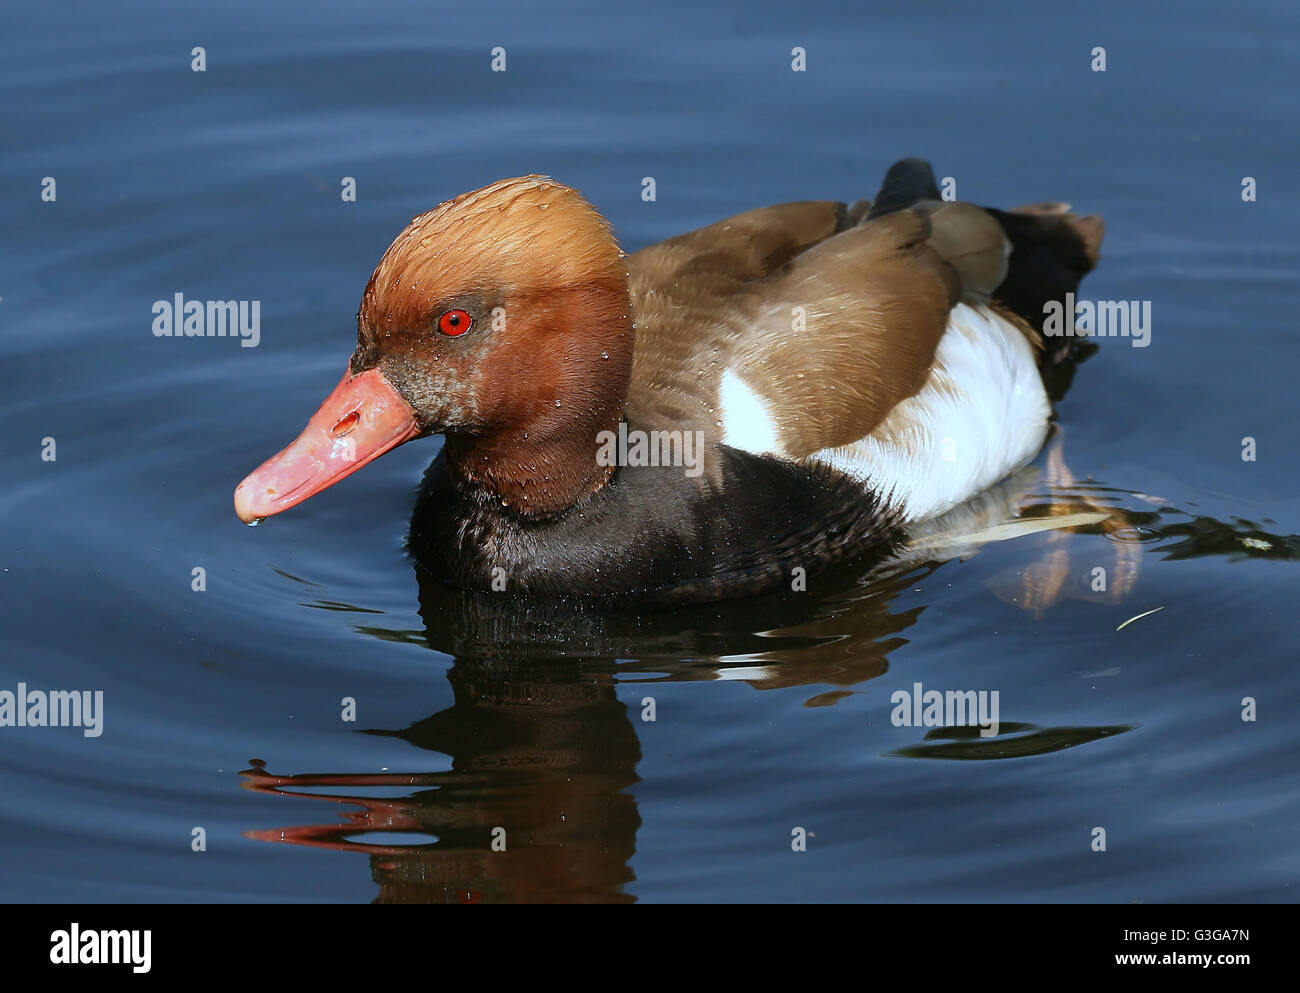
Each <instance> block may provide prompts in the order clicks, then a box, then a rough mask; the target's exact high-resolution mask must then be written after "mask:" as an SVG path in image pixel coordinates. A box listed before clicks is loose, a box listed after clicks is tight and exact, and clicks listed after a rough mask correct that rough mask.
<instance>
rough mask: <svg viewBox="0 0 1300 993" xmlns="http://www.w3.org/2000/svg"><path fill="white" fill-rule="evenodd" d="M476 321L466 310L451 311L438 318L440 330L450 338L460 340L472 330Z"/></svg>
mask: <svg viewBox="0 0 1300 993" xmlns="http://www.w3.org/2000/svg"><path fill="white" fill-rule="evenodd" d="M473 323H474V319H473V318H472V317H470V316H469V313H468V312H467V311H464V310H449V311H447V312H446V313H445V314H443V315H442V316H441V317H439V318H438V330H439V331H441V332H442V333H443V334H445V335H446V336H447V337H448V338H459V337H460V336H461V335H463V334H464V333H465V332H466V331H468V330H469V329H470V325H471V324H473Z"/></svg>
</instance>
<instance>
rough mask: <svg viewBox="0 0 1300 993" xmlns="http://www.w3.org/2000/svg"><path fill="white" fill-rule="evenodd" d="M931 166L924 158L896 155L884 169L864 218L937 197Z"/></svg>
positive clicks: (891, 211) (937, 188)
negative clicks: (892, 161) (897, 158)
mask: <svg viewBox="0 0 1300 993" xmlns="http://www.w3.org/2000/svg"><path fill="white" fill-rule="evenodd" d="M938 199H939V187H938V186H936V185H935V182H934V170H933V169H931V168H930V163H929V162H927V161H925V159H899V160H898V161H897V162H895V163H894V164H893V165H892V166H890V167H889V172H887V173H885V181H884V182H883V183H881V184H880V192H879V193H877V194H876V199H875V200H874V201H873V202H872V204H871V210H870V212H869V213H868V214H867V220H871V218H873V217H881V216H883V215H884V214H893V213H895V212H896V211H900V210H906V209H907V208H908V207H910V206H912V204H914V203H916V201H918V200H938Z"/></svg>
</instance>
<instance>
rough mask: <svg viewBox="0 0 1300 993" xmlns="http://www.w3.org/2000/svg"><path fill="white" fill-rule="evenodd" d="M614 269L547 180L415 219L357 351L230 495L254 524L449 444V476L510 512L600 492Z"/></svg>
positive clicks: (622, 340)
mask: <svg viewBox="0 0 1300 993" xmlns="http://www.w3.org/2000/svg"><path fill="white" fill-rule="evenodd" d="M629 315H630V307H629V303H628V293H627V268H626V265H625V262H624V256H623V254H622V252H620V250H619V247H618V244H617V242H616V241H615V239H614V236H613V234H612V232H611V231H610V228H609V225H608V224H607V223H606V222H605V220H604V218H602V217H601V216H600V215H599V214H598V213H597V212H596V211H595V209H594V208H592V207H591V206H590V205H589V204H588V203H587V202H586V201H585V200H583V199H582V197H581V196H580V195H579V194H578V193H577V192H576V191H575V190H572V189H570V188H569V187H567V186H563V185H561V184H559V183H556V182H554V181H553V180H551V179H549V178H547V177H545V176H526V177H522V178H518V179H506V180H502V181H501V182H498V183H494V184H492V185H491V186H487V187H484V188H483V189H481V190H476V191H475V192H473V193H466V194H464V195H462V196H459V197H457V198H456V199H454V200H450V201H448V202H446V203H443V204H441V205H439V206H438V207H436V208H435V209H433V210H431V211H429V212H428V213H427V214H421V215H420V216H419V217H417V218H415V219H414V220H413V221H411V223H410V224H409V225H408V226H407V228H406V230H405V231H403V232H402V233H401V234H400V235H398V237H397V239H396V240H395V241H394V242H393V243H392V245H391V246H389V248H388V251H386V252H385V253H384V256H383V258H382V259H380V260H379V265H378V266H377V267H376V269H375V272H374V275H372V276H371V277H370V283H369V284H368V285H367V286H366V290H365V293H364V294H363V295H362V298H361V308H360V311H359V312H358V314H357V348H356V351H355V352H354V353H353V355H352V359H351V361H350V362H349V364H348V368H347V371H346V372H345V373H344V375H343V379H342V380H341V381H340V382H339V385H338V386H337V387H335V389H334V392H333V393H331V394H330V395H329V396H328V397H327V398H326V399H325V402H324V403H323V404H321V407H320V409H319V410H317V411H316V413H315V414H314V415H313V416H312V418H311V420H310V421H308V423H307V427H306V428H305V429H303V432H302V433H301V434H300V435H299V436H298V438H297V440H295V441H294V442H293V443H292V444H290V445H289V447H287V448H285V449H284V450H283V451H282V452H280V453H279V454H278V455H275V456H273V457H272V458H270V459H268V460H267V461H266V462H264V463H263V464H262V465H261V466H260V467H259V468H258V469H257V470H255V471H254V472H253V473H252V474H251V475H249V476H248V478H246V479H245V480H244V481H243V482H242V483H240V484H239V486H238V487H237V488H236V489H235V512H236V513H237V514H238V515H239V517H240V518H241V519H242V520H244V521H246V522H251V521H255V520H258V519H260V518H263V517H269V516H271V515H272V514H278V513H280V512H281V511H283V510H287V509H289V508H290V507H292V506H294V505H295V504H299V503H301V502H302V501H304V500H306V499H307V498H308V497H310V496H312V495H313V494H316V493H319V492H320V491H321V490H323V489H325V488H326V487H328V486H331V485H333V484H334V483H336V482H338V481H339V480H340V479H342V478H343V477H345V476H349V475H351V474H352V473H353V472H356V470H358V469H360V468H361V467H362V466H363V465H365V464H366V463H368V462H371V461H373V460H374V459H376V458H378V457H379V456H380V455H383V454H384V453H385V452H387V451H390V450H391V449H393V448H396V447H397V446H398V445H401V444H403V443H404V442H407V441H410V440H411V439H413V438H419V437H422V436H424V435H429V434H444V435H445V436H446V449H445V450H446V454H447V458H448V459H449V460H450V462H451V464H452V467H453V470H454V471H455V472H457V473H458V474H459V475H460V476H461V478H463V479H465V480H467V481H468V482H469V483H471V484H472V485H474V486H477V487H479V488H480V489H482V490H483V491H484V492H485V493H487V494H489V495H490V496H492V497H494V498H498V499H499V500H500V501H501V502H502V503H503V504H504V505H506V506H508V507H511V508H513V509H514V510H516V511H518V512H519V513H523V514H537V515H545V514H551V513H555V512H557V511H560V510H563V509H565V508H567V507H569V506H572V505H573V504H574V503H575V502H577V501H578V500H579V499H581V498H582V497H583V496H585V495H587V494H589V493H592V492H594V491H596V490H598V489H600V488H601V487H602V486H603V485H604V484H605V483H606V482H607V481H608V478H609V474H610V473H611V472H612V471H613V470H612V468H610V467H605V466H601V465H599V464H598V463H597V460H596V450H597V447H598V442H597V437H596V436H597V435H598V434H599V433H600V432H602V431H606V430H617V426H618V421H619V418H620V417H621V416H622V411H623V407H624V404H625V402H626V397H627V386H628V379H629V376H630V372H631V364H632V323H631V318H630V316H629Z"/></svg>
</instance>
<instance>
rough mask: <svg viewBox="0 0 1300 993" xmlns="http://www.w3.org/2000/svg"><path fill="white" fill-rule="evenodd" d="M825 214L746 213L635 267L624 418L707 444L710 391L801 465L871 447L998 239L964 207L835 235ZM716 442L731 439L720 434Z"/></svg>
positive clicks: (833, 217)
mask: <svg viewBox="0 0 1300 993" xmlns="http://www.w3.org/2000/svg"><path fill="white" fill-rule="evenodd" d="M854 216H860V212H859V211H856V210H855V212H854V214H852V215H851V214H849V213H848V212H846V211H845V210H844V208H843V207H842V206H841V205H839V204H834V203H805V204H785V205H782V206H777V207H765V208H762V209H760V210H755V211H750V212H749V213H747V214H742V215H740V216H738V217H734V218H731V219H729V220H726V221H720V222H719V223H717V224H713V225H711V226H709V227H707V228H701V229H700V230H698V231H693V232H690V233H689V234H686V235H682V236H680V237H678V238H673V239H670V240H669V241H666V242H663V243H661V244H658V245H652V246H650V247H649V248H646V249H643V250H642V251H640V252H637V253H636V254H635V255H633V256H632V257H631V258H630V260H629V262H630V264H631V276H630V281H629V282H630V288H631V295H632V305H633V312H634V316H635V320H636V323H637V344H636V351H635V354H634V357H633V363H632V385H631V391H630V394H629V406H628V414H629V417H630V418H631V419H632V420H633V421H634V422H637V423H641V424H644V425H646V426H647V427H651V428H655V427H665V428H670V429H703V430H704V431H705V433H706V436H709V437H712V438H714V440H717V439H718V438H719V436H720V434H719V429H720V428H721V426H722V425H721V423H720V422H721V420H722V418H723V416H724V415H723V411H722V410H721V407H722V392H723V386H724V382H728V383H730V384H731V387H732V389H734V388H735V384H736V383H737V382H739V383H740V384H743V385H742V387H741V388H742V390H743V391H746V392H747V394H749V395H752V396H753V397H754V398H756V400H757V401H758V403H759V405H761V407H762V408H763V410H765V411H766V413H767V415H768V416H770V418H771V420H772V422H773V423H772V429H773V432H774V443H773V444H771V445H767V446H764V447H765V450H767V451H773V452H775V453H777V454H781V455H784V456H786V457H789V458H802V457H804V456H806V455H810V454H812V453H813V452H816V451H819V450H821V449H823V448H827V447H831V446H837V445H843V444H847V443H849V442H851V441H855V440H857V439H859V438H862V437H864V436H865V435H867V434H869V433H870V432H871V430H872V429H873V428H874V427H875V426H876V425H877V424H879V423H880V422H881V421H882V420H883V419H884V417H885V415H886V414H888V412H889V411H890V409H892V408H893V407H894V406H895V405H896V404H898V403H899V402H900V401H902V400H904V399H906V398H907V397H909V396H912V395H913V394H915V393H916V392H917V391H918V390H919V389H920V388H921V386H922V385H923V384H924V383H925V380H926V377H927V376H928V375H929V371H930V366H931V364H932V363H933V360H934V353H935V349H936V347H937V345H938V342H939V339H940V337H942V335H943V332H944V329H945V328H946V326H947V323H948V313H949V311H950V310H951V308H952V306H953V305H954V304H955V303H956V302H957V301H958V300H959V299H962V298H963V297H966V298H968V299H972V300H986V299H987V297H988V294H989V293H991V292H992V291H993V289H994V288H996V287H997V285H998V284H999V283H1000V282H1001V281H1002V278H1003V277H1004V276H1005V274H1006V256H1007V246H1008V243H1007V240H1006V238H1005V235H1004V234H1003V233H1002V229H1001V227H1000V226H999V225H998V223H997V222H996V221H995V220H994V219H993V218H992V217H991V216H990V215H988V214H987V213H985V212H984V211H983V210H981V209H980V208H978V207H974V206H971V205H969V204H955V203H948V204H941V203H938V202H934V201H927V202H923V203H920V204H917V205H916V206H915V207H913V208H912V209H910V210H904V211H900V212H897V213H891V214H886V215H884V216H880V217H876V218H872V219H870V220H865V221H862V222H861V223H859V224H856V225H854V226H846V225H848V224H849V223H850V222H851V220H852V218H853V217H854ZM729 427H730V426H729Z"/></svg>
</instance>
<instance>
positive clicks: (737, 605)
mask: <svg viewBox="0 0 1300 993" xmlns="http://www.w3.org/2000/svg"><path fill="white" fill-rule="evenodd" d="M1061 466H1063V461H1062V462H1061V464H1060V466H1054V465H1053V456H1052V455H1051V454H1050V453H1049V457H1048V459H1047V460H1046V467H1045V469H1044V470H1043V472H1041V473H1040V472H1039V471H1037V470H1033V469H1027V470H1024V471H1022V472H1021V473H1018V474H1017V475H1016V476H1014V477H1012V478H1011V479H1009V480H1007V481H1006V482H1005V483H1004V484H1002V485H1001V486H999V487H996V488H995V489H993V490H991V491H989V492H988V493H986V494H983V495H981V497H979V498H978V499H976V500H975V501H972V502H971V503H970V504H968V505H966V506H964V507H962V508H959V509H958V510H956V511H953V512H952V513H951V514H949V515H946V516H945V517H944V518H942V519H940V520H939V521H936V522H934V524H933V525H932V526H930V527H928V528H927V529H925V531H924V532H918V533H917V534H916V535H915V536H914V540H913V541H912V543H911V544H910V545H909V546H908V547H907V548H905V549H903V550H902V551H901V552H900V553H899V554H898V555H897V556H895V558H894V559H893V560H892V561H890V562H889V563H886V564H885V565H884V566H881V565H879V564H876V565H873V566H872V567H871V568H870V569H869V570H868V569H866V568H865V567H857V568H855V567H854V566H852V565H848V566H845V567H843V568H841V569H839V570H837V571H835V572H833V573H831V574H829V575H824V576H821V577H819V578H818V581H817V582H816V583H815V584H814V586H815V587H816V588H815V590H811V591H809V592H794V591H790V592H787V593H784V594H774V595H771V596H768V597H765V598H762V599H761V600H746V601H736V602H724V603H717V604H708V605H701V606H693V607H684V608H674V609H672V610H654V611H645V610H635V611H631V610H624V611H611V610H606V611H597V610H591V609H578V608H575V607H573V606H565V605H562V604H539V603H520V602H517V601H512V600H510V599H509V598H507V597H505V596H492V595H483V594H467V593H463V592H460V591H456V590H453V589H449V588H448V587H446V586H444V585H442V584H441V583H440V582H438V581H437V580H435V579H433V578H432V577H430V576H428V575H426V574H424V573H423V572H421V571H420V570H419V569H418V568H417V571H416V575H417V581H418V584H419V600H420V617H421V620H422V622H423V627H422V629H420V630H405V631H404V630H395V629H390V628H384V627H374V626H372V627H359V628H358V629H357V630H358V631H359V632H362V633H365V634H368V635H371V636H373V637H376V638H382V639H386V640H393V641H403V642H413V643H417V644H421V645H425V646H427V647H429V648H431V649H434V650H436V651H438V652H441V653H445V654H446V655H449V656H451V657H452V658H453V660H454V662H453V664H452V665H451V667H450V669H449V670H448V672H447V678H448V680H449V682H450V684H451V688H452V690H453V693H454V703H453V704H452V706H451V707H449V708H447V709H445V710H442V711H439V712H437V713H435V714H432V715H431V716H429V717H426V718H424V719H423V720H420V721H418V722H416V723H414V724H412V725H411V726H409V727H407V728H403V729H372V730H369V731H367V732H365V733H368V734H374V735H383V736H387V737H394V738H400V739H402V740H403V741H406V742H409V743H410V744H411V745H413V746H415V747H416V748H419V749H426V750H428V751H432V752H439V753H442V754H444V755H447V756H450V757H451V768H450V770H447V771H437V772H429V773H423V774H416V775H412V774H409V773H402V774H382V775H356V774H350V773H339V774H323V775H297V776H278V775H274V774H272V773H271V772H270V771H268V770H267V768H265V767H264V766H263V765H262V764H260V763H257V764H255V765H254V766H253V767H252V768H250V769H248V770H246V771H245V772H244V773H243V776H244V785H245V787H246V788H248V789H250V790H254V791H256V792H260V793H267V794H278V795H290V796H295V797H308V798H316V799H320V800H322V801H326V802H328V803H330V804H337V805H340V806H341V807H342V808H344V809H343V810H342V811H341V812H340V817H339V818H338V819H337V820H336V821H335V822H334V823H331V824H326V825H317V826H300V827H287V828H282V829H275V830H259V831H250V832H248V836H249V837H252V838H256V839H259V840H265V841H280V842H287V843H291V844H300V845H310V846H321V847H328V848H332V849H337V850H341V851H355V852H363V853H366V854H367V855H368V856H369V858H370V870H371V874H372V876H373V879H374V881H375V883H376V884H377V885H378V887H379V894H378V897H377V898H376V899H377V902H381V903H412V902H435V903H456V902H467V903H476V902H503V903H520V902H538V901H546V902H603V903H617V902H630V901H631V900H632V899H633V897H632V896H630V895H629V894H628V893H627V891H626V887H627V884H628V883H630V882H632V881H633V878H634V876H633V872H632V869H631V867H630V865H629V862H630V860H631V857H632V855H633V854H634V852H635V850H636V833H637V830H638V829H639V827H640V824H641V818H640V815H639V814H638V811H637V806H636V801H635V798H634V796H633V794H632V792H631V789H632V787H634V786H635V785H636V784H637V783H638V782H639V779H638V776H637V771H636V770H637V765H638V763H639V761H640V759H641V749H640V745H639V741H638V736H637V730H636V728H637V725H638V724H639V723H640V722H641V719H642V714H641V711H640V707H641V705H642V703H641V701H642V699H643V698H644V697H645V696H647V695H652V694H653V689H652V686H653V684H655V683H657V682H662V681H671V682H689V681H704V680H717V679H739V680H744V681H745V682H747V683H748V684H749V685H750V686H752V687H754V688H755V689H775V688H789V687H799V686H807V687H816V688H817V690H818V692H817V693H815V694H813V695H811V696H810V697H809V698H807V699H806V701H805V703H806V704H807V705H809V706H819V705H827V704H833V703H834V702H835V701H836V700H837V699H839V698H840V697H842V696H844V695H846V694H847V693H849V692H852V689H851V688H852V687H854V686H857V685H858V684H861V683H863V682H865V681H867V680H870V679H873V678H875V677H877V676H879V675H881V674H882V673H884V672H885V671H886V670H887V668H888V662H887V659H888V656H889V654H890V652H891V651H893V650H894V649H895V648H897V647H898V646H900V645H903V644H905V643H906V641H907V638H906V633H907V631H908V629H909V628H910V627H911V626H912V625H913V624H915V623H916V621H917V619H918V618H919V616H920V615H921V613H922V612H923V611H924V610H925V605H924V604H922V605H918V606H911V607H907V608H902V607H900V606H899V604H898V602H897V601H898V600H899V599H900V598H899V594H900V593H902V592H903V591H905V590H908V589H910V588H913V587H915V586H916V585H917V584H918V583H920V582H922V581H923V580H924V579H925V577H927V576H928V575H930V574H931V573H932V572H933V571H934V570H936V569H938V568H939V567H940V565H941V564H942V563H943V562H944V561H947V560H950V559H952V558H955V557H967V556H969V555H972V554H975V553H976V552H978V551H980V550H981V549H982V548H984V547H986V546H988V545H989V544H991V543H994V542H999V541H1004V540H1007V539H1011V538H1026V543H1025V545H1024V546H1023V547H1025V548H1026V549H1033V550H1034V551H1036V552H1037V553H1039V555H1040V557H1039V558H1038V560H1037V561H1036V562H1032V563H1030V564H1029V565H1028V566H1026V565H1025V564H1024V563H1023V562H1021V564H1020V565H1019V566H1018V567H1017V568H1016V569H1014V570H1012V571H1011V572H1010V573H1009V574H1008V576H1007V577H1006V582H1005V584H1004V586H1005V588H1003V589H1000V590H998V592H999V593H1000V594H1001V595H1003V596H1004V597H1005V598H1006V599H1008V600H1009V601H1012V602H1016V603H1017V604H1018V605H1019V606H1021V607H1023V608H1025V609H1026V610H1029V611H1032V612H1034V613H1036V614H1041V613H1042V612H1043V611H1044V610H1046V609H1048V608H1049V607H1051V606H1052V605H1054V604H1056V603H1059V602H1061V601H1062V600H1063V599H1065V598H1067V597H1070V596H1081V597H1087V598H1092V599H1098V598H1099V597H1105V598H1109V599H1110V600H1122V599H1123V598H1124V596H1126V595H1127V593H1129V592H1130V591H1131V590H1132V588H1133V586H1134V585H1135V584H1136V582H1137V578H1138V564H1139V555H1141V554H1146V553H1148V552H1151V551H1155V552H1163V553H1164V556H1165V557H1166V558H1189V557H1194V556H1204V555H1217V556H1240V557H1265V558H1270V559H1288V560H1295V559H1296V558H1300V539H1298V538H1297V537H1296V536H1283V535H1275V534H1271V533H1269V532H1267V531H1265V530H1263V529H1262V528H1261V527H1260V526H1259V525H1257V524H1255V523H1253V522H1250V521H1242V520H1234V521H1232V522H1230V523H1225V522H1222V521H1217V520H1213V519H1211V518H1207V517H1203V516H1201V517H1198V516H1194V515H1190V514H1185V513H1183V512H1182V511H1179V510H1177V509H1175V508H1172V507H1168V506H1160V505H1159V503H1160V502H1159V501H1158V500H1155V499H1153V498H1148V497H1140V499H1137V500H1135V495H1134V494H1127V493H1123V492H1121V491H1117V490H1110V489H1108V488H1106V487H1103V486H1100V485H1099V484H1095V483H1084V484H1079V483H1077V482H1076V481H1075V480H1073V479H1072V478H1069V477H1068V472H1067V473H1062V472H1061V471H1060V469H1061ZM1125 502H1127V503H1130V504H1131V503H1134V502H1143V503H1150V504H1152V509H1150V510H1131V509H1124V508H1123V507H1121V506H1120V504H1121V503H1125ZM1081 535H1089V536H1091V537H1089V538H1084V537H1079V536H1081ZM1102 540H1105V541H1107V542H1108V544H1106V545H1104V546H1103V545H1100V544H1099V542H1101V541H1102ZM1071 542H1088V543H1089V555H1090V558H1094V559H1095V558H1097V554H1096V553H1097V550H1098V549H1099V548H1102V547H1106V548H1113V549H1114V558H1115V563H1116V565H1115V571H1114V573H1113V577H1114V582H1112V583H1111V584H1110V587H1109V589H1108V590H1107V591H1106V592H1105V593H1104V594H1098V593H1097V592H1096V591H1095V590H1094V589H1093V588H1092V587H1091V586H1089V584H1088V583H1087V582H1086V581H1082V580H1080V578H1079V577H1080V575H1084V576H1086V575H1087V574H1088V572H1089V570H1081V569H1080V568H1078V567H1073V566H1071V565H1070V551H1071ZM1117 587H1118V588H1117ZM995 589H998V584H997V583H996V582H995ZM336 606H337V605H336ZM756 619H761V622H762V626H761V628H759V627H758V626H757V625H756V623H755V621H756ZM638 683H641V684H645V687H644V690H642V689H641V688H639V687H637V686H636V685H635V684H638ZM620 687H622V690H621V692H619V690H620ZM630 708H631V709H630ZM1129 729H1130V726H1127V725H1116V726H1108V727H1073V728H1036V727H1034V726H1033V725H1028V724H1015V723H1010V722H1008V723H1007V724H1005V725H1004V727H1003V730H1002V733H1001V734H1000V735H999V736H997V737H996V738H992V739H980V738H977V737H975V736H973V735H967V734H965V732H964V729H936V730H935V731H932V732H931V733H930V734H928V735H927V736H926V737H925V739H924V740H923V741H921V742H919V743H918V744H917V745H915V746H913V747H907V748H903V749H899V750H898V751H896V752H895V753H894V754H897V755H901V756H905V757H915V758H927V759H939V758H947V759H998V758H1014V757H1019V756H1023V755H1033V754H1043V753H1046V752H1050V751H1055V750H1057V749H1060V748H1067V747H1073V746H1074V745H1077V744H1082V743H1085V742H1088V741H1094V740H1097V739H1099V738H1104V737H1108V736H1110V735H1114V734H1120V733H1123V732H1124V731H1127V730H1129ZM381 788H382V792H383V793H384V794H386V795H384V796H378V795H376V792H377V791H379V790H380V789H381ZM494 843H495V844H494ZM502 847H503V848H504V850H497V849H499V848H502Z"/></svg>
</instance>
